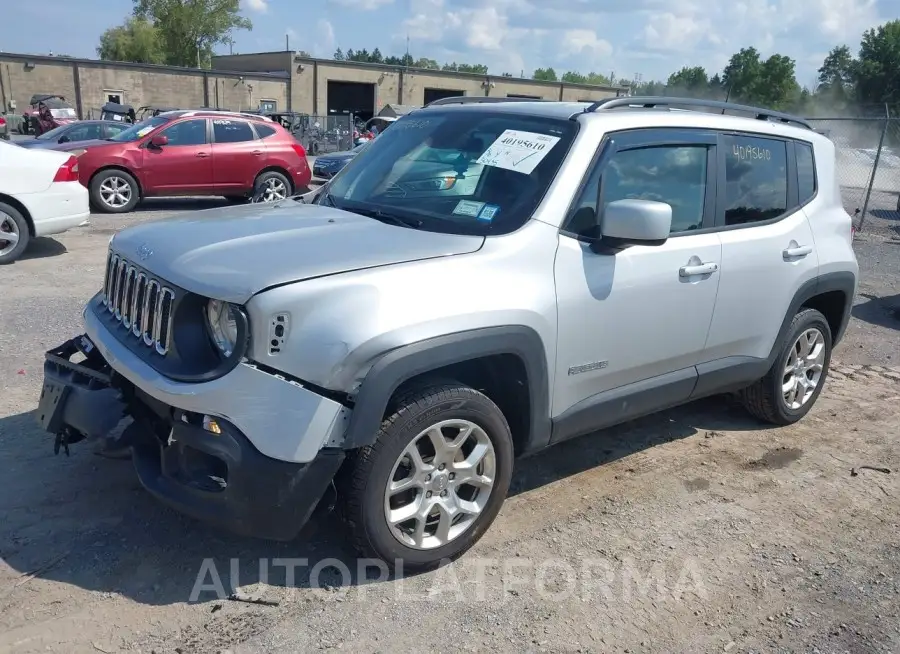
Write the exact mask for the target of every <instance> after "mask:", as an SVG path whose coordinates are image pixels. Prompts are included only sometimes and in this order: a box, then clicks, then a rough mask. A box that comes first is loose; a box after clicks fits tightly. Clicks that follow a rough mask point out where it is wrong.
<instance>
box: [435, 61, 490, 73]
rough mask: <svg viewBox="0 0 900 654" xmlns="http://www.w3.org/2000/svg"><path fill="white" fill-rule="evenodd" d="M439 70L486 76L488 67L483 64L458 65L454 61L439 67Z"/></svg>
mask: <svg viewBox="0 0 900 654" xmlns="http://www.w3.org/2000/svg"><path fill="white" fill-rule="evenodd" d="M441 70H452V71H455V72H457V73H475V74H478V75H487V72H488V67H487V66H485V65H484V64H458V63H456V62H455V61H454V62H452V63H449V64H444V65H443V66H441Z"/></svg>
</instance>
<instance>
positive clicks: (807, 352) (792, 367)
mask: <svg viewBox="0 0 900 654" xmlns="http://www.w3.org/2000/svg"><path fill="white" fill-rule="evenodd" d="M824 369H825V336H824V334H822V332H821V331H819V329H817V328H815V327H810V328H809V329H806V330H804V331H803V333H801V334H800V336H798V337H797V340H796V341H794V345H793V347H792V348H791V349H790V351H789V352H788V356H787V360H786V361H785V366H784V378H783V379H782V386H781V392H782V396H783V397H784V403H785V406H787V407H788V408H789V409H792V410H796V409H799V408H801V407H802V406H804V405H805V404H806V403H807V402H808V401H809V399H810V398H811V397H812V396H813V393H815V391H816V388H818V386H819V383H820V382H821V380H822V373H823V371H824Z"/></svg>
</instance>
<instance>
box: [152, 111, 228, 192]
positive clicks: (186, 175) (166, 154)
mask: <svg viewBox="0 0 900 654" xmlns="http://www.w3.org/2000/svg"><path fill="white" fill-rule="evenodd" d="M154 136H165V137H166V138H167V139H168V143H166V144H165V145H161V146H155V145H151V144H150V142H149V141H148V142H147V144H146V145H145V147H144V157H143V169H142V171H141V172H142V173H143V175H142V180H141V181H142V182H143V185H144V189H145V191H146V192H147V194H148V195H185V194H189V193H202V192H207V193H208V192H209V190H210V189H211V187H212V183H213V175H212V156H211V152H210V145H209V139H208V138H207V125H206V119H205V118H193V119H190V120H181V121H179V122H177V123H175V124H174V125H171V126H169V127H166V128H165V129H164V130H162V131H160V132H159V133H158V134H155V135H154Z"/></svg>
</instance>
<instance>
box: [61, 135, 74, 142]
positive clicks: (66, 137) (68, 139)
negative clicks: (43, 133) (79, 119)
mask: <svg viewBox="0 0 900 654" xmlns="http://www.w3.org/2000/svg"><path fill="white" fill-rule="evenodd" d="M71 140H72V139H70V138H69V137H68V136H66V135H65V134H63V135H62V136H60V137H59V141H58V143H68V142H69V141H71Z"/></svg>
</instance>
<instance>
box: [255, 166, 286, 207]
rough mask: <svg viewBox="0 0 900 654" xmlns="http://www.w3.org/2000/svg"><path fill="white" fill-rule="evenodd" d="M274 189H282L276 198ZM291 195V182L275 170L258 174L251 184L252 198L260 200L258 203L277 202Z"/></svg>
mask: <svg viewBox="0 0 900 654" xmlns="http://www.w3.org/2000/svg"><path fill="white" fill-rule="evenodd" d="M275 189H283V190H279V191H278V193H277V197H276V193H275ZM282 193H283V194H284V195H283V196H282V195H281V194H282ZM292 193H293V189H292V186H291V181H290V180H289V179H288V178H287V177H286V176H285V175H283V174H282V173H279V172H278V171H277V170H267V171H265V172H263V173H260V174H259V175H257V177H256V181H255V182H254V183H253V197H254V199H255V198H260V199H259V201H260V202H278V201H279V200H284V199H286V198H288V197H290V196H291V194H292Z"/></svg>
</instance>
